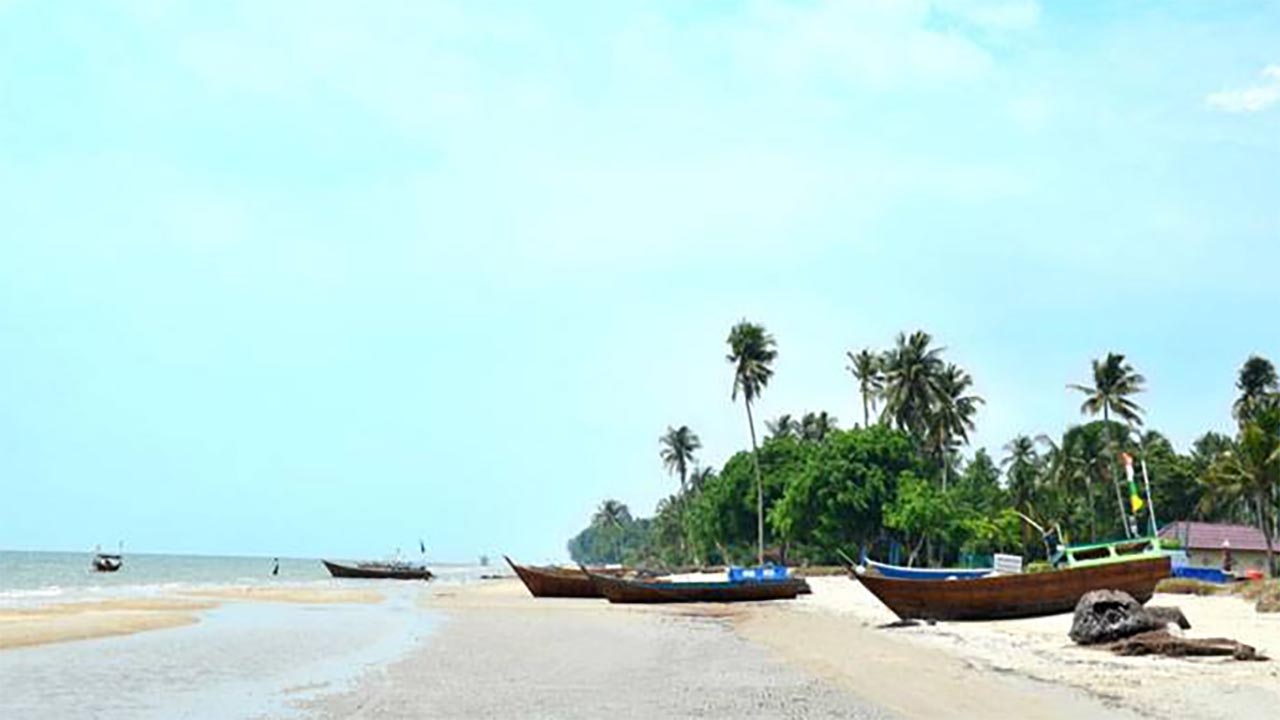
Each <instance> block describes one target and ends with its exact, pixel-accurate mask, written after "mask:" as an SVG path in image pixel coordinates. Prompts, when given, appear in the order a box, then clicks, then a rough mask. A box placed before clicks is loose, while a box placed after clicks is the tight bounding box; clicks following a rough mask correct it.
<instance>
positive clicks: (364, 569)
mask: <svg viewBox="0 0 1280 720" xmlns="http://www.w3.org/2000/svg"><path fill="white" fill-rule="evenodd" d="M320 562H322V563H324V567H325V569H326V570H328V571H329V574H330V575H332V576H333V577H336V578H360V579H365V580H430V579H431V578H433V577H435V575H434V574H433V573H432V572H431V571H430V570H428V569H427V567H426V566H425V565H414V564H411V563H405V562H363V563H356V564H354V565H350V564H346V563H338V562H333V561H332V560H321V561H320Z"/></svg>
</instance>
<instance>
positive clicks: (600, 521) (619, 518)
mask: <svg viewBox="0 0 1280 720" xmlns="http://www.w3.org/2000/svg"><path fill="white" fill-rule="evenodd" d="M630 522H631V510H630V509H628V508H627V506H626V505H625V504H623V503H621V502H618V501H617V500H605V501H604V502H602V503H600V507H598V508H596V513H595V515H592V516H591V525H592V526H594V527H600V528H602V527H608V526H610V525H612V526H613V527H617V528H621V527H622V526H623V525H625V524H627V523H630Z"/></svg>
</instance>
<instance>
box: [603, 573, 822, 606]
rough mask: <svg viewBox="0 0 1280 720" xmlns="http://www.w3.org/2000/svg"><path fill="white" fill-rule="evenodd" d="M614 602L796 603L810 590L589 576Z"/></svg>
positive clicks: (778, 584) (780, 583) (774, 584)
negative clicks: (798, 598) (639, 580)
mask: <svg viewBox="0 0 1280 720" xmlns="http://www.w3.org/2000/svg"><path fill="white" fill-rule="evenodd" d="M587 575H588V576H589V577H590V578H591V581H592V582H593V583H595V586H596V588H597V589H598V590H599V591H600V594H601V595H604V596H605V598H607V599H608V600H609V602H611V603H650V604H652V603H696V602H725V603H727V602H753V601H762V600H792V599H794V598H795V597H796V595H799V594H800V593H801V592H803V591H804V590H805V589H807V588H808V586H809V584H808V583H807V582H805V581H804V580H800V579H789V580H768V581H763V582H636V581H634V580H622V579H620V578H610V577H604V576H602V575H596V574H594V573H587Z"/></svg>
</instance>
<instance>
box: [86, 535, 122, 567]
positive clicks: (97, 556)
mask: <svg viewBox="0 0 1280 720" xmlns="http://www.w3.org/2000/svg"><path fill="white" fill-rule="evenodd" d="M123 565H124V543H123V542H122V543H120V545H119V547H118V548H117V549H116V551H115V552H114V553H104V552H102V546H101V545H99V546H98V547H96V548H94V549H93V562H92V567H93V571H94V572H100V573H113V572H116V571H118V570H119V569H120V568H121V567H122V566H123Z"/></svg>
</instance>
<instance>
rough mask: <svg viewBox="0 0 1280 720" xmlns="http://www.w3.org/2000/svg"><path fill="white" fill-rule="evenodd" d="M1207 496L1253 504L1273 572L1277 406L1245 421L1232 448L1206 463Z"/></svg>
mask: <svg viewBox="0 0 1280 720" xmlns="http://www.w3.org/2000/svg"><path fill="white" fill-rule="evenodd" d="M1206 484H1208V486H1209V488H1210V495H1211V496H1214V497H1215V498H1224V497H1225V498H1227V499H1234V500H1238V501H1243V502H1244V503H1247V504H1251V505H1253V508H1252V510H1253V512H1254V517H1255V518H1256V519H1257V523H1258V528H1259V529H1260V530H1262V534H1263V537H1264V538H1265V539H1266V543H1267V573H1268V574H1269V575H1272V576H1274V575H1275V569H1276V566H1275V550H1274V548H1273V544H1274V540H1273V538H1274V536H1275V505H1274V503H1275V499H1274V498H1275V494H1276V492H1277V490H1278V489H1280V408H1267V409H1264V410H1261V411H1259V412H1258V413H1257V415H1255V416H1254V417H1253V418H1251V419H1249V420H1247V421H1245V423H1244V425H1243V426H1242V427H1241V428H1240V437H1239V438H1238V439H1237V440H1236V442H1235V444H1234V447H1233V448H1232V449H1231V450H1228V451H1226V452H1224V453H1222V454H1221V455H1220V456H1219V457H1218V459H1217V460H1216V461H1215V462H1214V463H1213V464H1212V465H1211V466H1209V473H1208V476H1207V477H1206Z"/></svg>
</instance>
